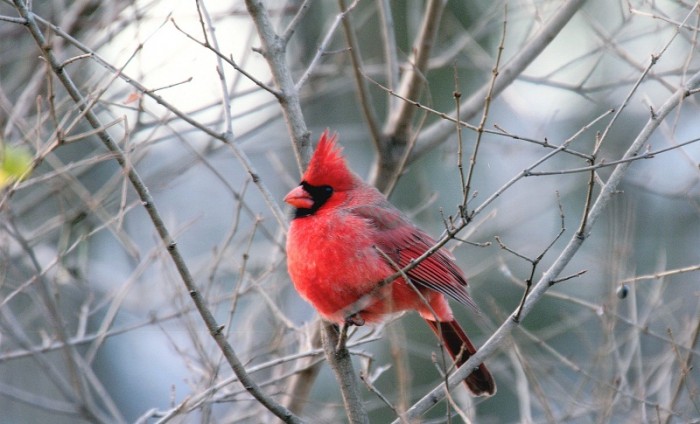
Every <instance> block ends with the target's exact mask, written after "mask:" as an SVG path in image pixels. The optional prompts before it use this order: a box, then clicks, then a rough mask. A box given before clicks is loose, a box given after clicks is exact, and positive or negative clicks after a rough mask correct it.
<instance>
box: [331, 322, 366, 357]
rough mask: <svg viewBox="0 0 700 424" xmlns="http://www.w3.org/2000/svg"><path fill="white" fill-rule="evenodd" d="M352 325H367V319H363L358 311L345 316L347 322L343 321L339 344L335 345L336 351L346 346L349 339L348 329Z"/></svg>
mask: <svg viewBox="0 0 700 424" xmlns="http://www.w3.org/2000/svg"><path fill="white" fill-rule="evenodd" d="M351 325H356V326H358V327H361V326H363V325H365V320H364V319H362V317H361V316H360V315H359V314H357V313H354V314H352V315H349V316H348V317H346V318H345V322H344V323H343V326H342V327H341V328H340V333H339V335H338V344H337V345H336V347H335V350H336V351H338V350H340V349H341V348H344V347H345V343H346V342H347V340H348V329H349V328H350V326H351Z"/></svg>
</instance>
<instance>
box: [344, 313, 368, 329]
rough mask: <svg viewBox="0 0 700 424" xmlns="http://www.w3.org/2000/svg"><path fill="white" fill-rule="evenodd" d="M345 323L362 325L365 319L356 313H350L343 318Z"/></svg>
mask: <svg viewBox="0 0 700 424" xmlns="http://www.w3.org/2000/svg"><path fill="white" fill-rule="evenodd" d="M345 325H356V326H358V327H362V326H363V325H365V320H364V319H362V317H361V316H360V315H358V314H352V315H350V316H348V317H346V318H345Z"/></svg>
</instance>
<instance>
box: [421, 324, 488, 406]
mask: <svg viewBox="0 0 700 424" xmlns="http://www.w3.org/2000/svg"><path fill="white" fill-rule="evenodd" d="M425 322H427V323H428V325H430V328H431V329H432V330H433V332H434V333H435V334H436V335H437V336H438V338H439V339H440V340H441V341H442V343H443V344H444V346H445V348H446V349H447V351H448V352H449V353H450V356H451V357H452V359H454V360H455V365H456V366H457V367H459V366H461V365H462V364H464V363H465V362H467V359H469V357H470V356H472V355H473V354H474V353H476V348H475V347H474V345H473V344H472V342H471V340H469V337H467V335H466V333H465V332H464V330H462V327H461V326H460V325H459V323H457V321H455V320H452V321H446V322H436V321H431V320H425ZM464 383H465V384H466V385H467V388H468V389H469V390H470V391H471V392H472V393H474V394H475V395H477V396H480V395H489V396H490V395H493V394H494V393H496V383H495V382H494V380H493V377H492V376H491V373H490V372H489V370H488V369H487V368H486V365H484V364H480V365H479V367H478V368H475V369H474V371H472V373H471V374H469V376H468V377H467V378H466V379H465V380H464Z"/></svg>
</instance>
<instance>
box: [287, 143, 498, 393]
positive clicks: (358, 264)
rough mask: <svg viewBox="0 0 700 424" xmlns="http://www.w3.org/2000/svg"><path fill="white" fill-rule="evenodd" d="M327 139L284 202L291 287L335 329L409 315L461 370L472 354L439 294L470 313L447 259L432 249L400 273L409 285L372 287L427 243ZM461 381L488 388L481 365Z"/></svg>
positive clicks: (461, 281) (478, 389)
mask: <svg viewBox="0 0 700 424" xmlns="http://www.w3.org/2000/svg"><path fill="white" fill-rule="evenodd" d="M335 139H336V137H335V135H333V136H329V133H328V131H326V132H324V133H323V134H322V135H321V138H320V140H319V143H318V147H317V149H316V151H315V152H314V156H313V157H312V159H311V161H310V162H309V166H308V168H307V171H306V172H305V173H304V176H303V178H302V183H301V185H300V186H299V187H297V188H295V189H294V190H292V191H291V192H289V194H287V196H286V197H285V201H286V202H288V203H289V204H291V205H292V206H294V207H296V208H297V213H296V217H295V219H294V220H292V223H291V225H290V228H289V233H288V235H287V266H288V269H289V274H290V276H291V279H292V282H293V283H294V286H295V288H296V289H297V291H298V292H299V294H300V295H301V296H302V297H303V298H304V299H306V300H307V301H308V302H309V303H311V304H312V305H313V306H314V307H315V308H316V309H317V310H318V312H319V313H320V314H321V316H322V317H323V318H325V319H326V320H329V321H332V322H336V323H344V322H345V321H346V320H347V319H348V318H349V316H350V315H351V314H352V312H355V311H357V313H356V314H355V321H356V322H360V321H362V320H364V321H367V322H377V321H380V320H382V319H383V317H384V316H385V315H387V314H391V313H394V312H399V311H403V310H415V311H417V312H418V313H419V314H420V315H421V317H423V318H424V319H425V320H426V321H427V322H428V324H430V328H431V329H433V331H434V332H435V333H436V334H437V335H438V337H439V338H440V339H441V340H442V342H443V344H444V345H445V348H446V349H447V351H448V352H449V353H450V355H452V357H453V358H457V365H461V364H462V363H464V362H465V361H466V360H467V359H468V357H469V356H470V355H472V354H473V353H474V352H476V349H475V348H474V346H473V345H472V343H471V341H470V340H469V338H468V337H467V335H466V333H465V332H464V330H462V328H461V327H460V326H459V324H458V323H457V322H456V321H455V320H454V317H453V314H452V310H451V309H450V306H449V304H448V303H447V300H446V299H445V296H444V295H447V296H449V297H451V298H453V299H455V300H457V301H458V302H459V303H461V304H463V305H468V306H471V307H475V305H474V303H473V301H472V300H471V298H470V297H469V294H468V292H467V290H466V286H467V280H466V278H465V277H464V274H463V273H462V271H461V270H460V269H459V267H458V266H457V264H456V263H455V260H454V257H453V256H452V254H451V253H450V252H449V251H447V250H444V249H440V250H438V251H437V252H435V253H434V254H433V255H431V256H429V257H427V258H426V259H425V260H423V261H422V262H420V264H418V266H416V267H414V268H412V269H411V270H410V271H408V272H407V276H408V277H409V279H410V280H411V283H412V285H411V284H409V283H407V282H406V281H405V280H404V279H403V278H397V279H396V280H394V281H393V282H391V283H390V284H387V285H385V286H384V287H381V288H378V287H379V284H380V282H381V281H382V280H384V279H385V278H387V277H389V276H390V275H392V274H394V273H395V272H396V270H397V267H399V268H403V267H405V266H406V265H408V264H409V263H411V261H412V260H414V259H416V258H418V257H419V256H421V255H422V254H423V253H425V251H426V250H428V249H429V248H430V247H432V246H433V245H434V244H435V240H434V239H433V238H431V237H430V236H429V235H428V234H426V233H425V232H424V231H422V230H421V229H419V228H418V227H416V226H415V225H413V224H412V223H411V222H410V220H409V219H408V218H407V217H406V216H405V215H404V214H402V213H401V212H400V211H399V210H398V209H396V208H395V207H394V206H393V205H392V204H391V203H389V201H388V200H387V199H386V198H385V197H384V195H382V194H381V193H380V192H379V191H377V190H376V189H375V188H374V187H372V186H370V185H368V184H366V183H365V182H364V181H362V179H361V178H359V177H358V176H357V175H355V174H354V173H353V172H352V171H351V170H350V169H349V168H348V166H347V164H346V163H345V159H344V158H343V156H342V150H341V149H340V148H339V147H337V145H336V144H335ZM416 289H417V291H418V292H420V294H419V293H417V292H416ZM358 302H360V303H358ZM358 306H359V309H358ZM438 323H439V324H438ZM465 382H466V383H467V386H468V387H469V389H470V390H471V391H472V392H473V393H475V394H477V395H479V394H493V393H494V392H495V390H496V389H495V383H494V381H493V378H492V377H491V374H490V373H489V372H488V370H487V369H486V367H485V366H484V365H483V364H482V365H480V366H479V367H478V368H476V369H475V371H474V372H473V373H472V374H471V375H470V376H469V377H467V379H466V380H465Z"/></svg>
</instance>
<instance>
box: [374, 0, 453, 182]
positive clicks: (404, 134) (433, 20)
mask: <svg viewBox="0 0 700 424" xmlns="http://www.w3.org/2000/svg"><path fill="white" fill-rule="evenodd" d="M445 4H446V1H445V0H429V1H428V2H427V4H426V6H425V8H426V10H425V15H424V16H423V20H422V22H421V27H420V31H419V33H418V36H417V37H416V39H415V40H414V43H413V49H412V55H411V56H410V58H409V60H408V63H407V64H406V66H407V68H408V69H407V70H406V71H405V72H404V74H403V75H402V76H401V81H400V82H399V86H398V88H397V92H398V93H399V95H400V96H401V97H405V98H407V99H411V100H416V101H417V100H418V98H419V97H420V94H421V92H422V90H423V86H424V84H425V83H426V73H427V68H428V61H429V60H430V54H431V53H432V51H433V47H434V45H435V40H436V38H437V34H438V29H439V28H440V19H441V17H442V12H443V10H444V9H445ZM388 104H389V105H390V106H393V107H392V108H391V109H390V110H389V113H388V117H387V121H386V123H385V125H384V128H383V129H382V138H381V141H380V143H379V145H378V147H379V150H378V155H377V157H376V159H375V161H374V164H373V165H372V168H371V170H370V175H369V177H368V179H369V181H370V182H371V184H373V185H374V186H376V187H377V189H379V191H382V192H387V190H390V189H391V187H390V186H389V185H388V184H389V183H390V182H392V181H395V178H393V177H394V176H396V175H399V174H400V173H401V172H402V170H401V169H398V168H399V167H402V166H403V165H405V164H406V163H407V162H406V160H407V159H408V157H409V156H408V155H410V152H411V150H412V149H413V147H414V143H415V138H414V134H413V133H414V129H413V117H414V115H415V107H413V105H412V104H410V103H407V102H391V101H389V102H388Z"/></svg>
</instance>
